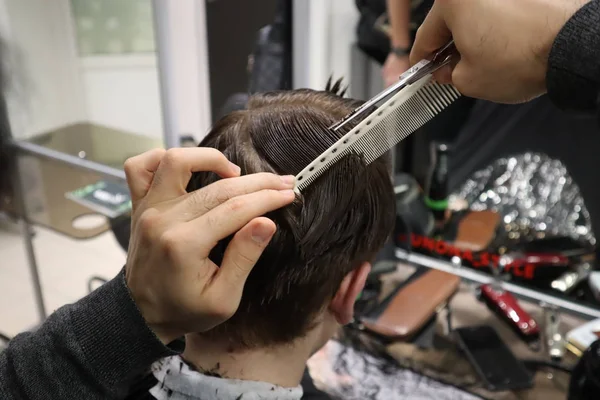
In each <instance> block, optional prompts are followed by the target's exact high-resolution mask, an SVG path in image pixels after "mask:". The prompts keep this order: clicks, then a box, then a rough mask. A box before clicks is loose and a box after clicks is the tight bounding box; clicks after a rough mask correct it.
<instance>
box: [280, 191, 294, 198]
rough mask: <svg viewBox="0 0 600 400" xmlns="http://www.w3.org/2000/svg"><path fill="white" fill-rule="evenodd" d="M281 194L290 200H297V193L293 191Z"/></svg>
mask: <svg viewBox="0 0 600 400" xmlns="http://www.w3.org/2000/svg"><path fill="white" fill-rule="evenodd" d="M280 192H281V194H283V196H284V197H285V198H286V199H288V200H293V199H295V198H296V192H294V191H293V190H280Z"/></svg>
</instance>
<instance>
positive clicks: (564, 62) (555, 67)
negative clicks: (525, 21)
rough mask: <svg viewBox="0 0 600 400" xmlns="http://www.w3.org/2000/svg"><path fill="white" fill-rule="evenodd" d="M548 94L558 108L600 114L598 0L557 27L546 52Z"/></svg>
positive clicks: (599, 11) (599, 18)
mask: <svg viewBox="0 0 600 400" xmlns="http://www.w3.org/2000/svg"><path fill="white" fill-rule="evenodd" d="M546 83H547V87H548V95H549V96H550V99H552V101H553V102H554V103H555V104H556V105H557V106H558V107H560V108H562V109H564V110H569V111H584V112H594V111H596V112H598V113H599V117H600V109H599V107H600V104H599V103H600V0H592V1H591V2H590V3H588V4H587V5H585V6H584V7H583V8H582V9H580V10H579V11H578V12H577V13H575V15H573V17H572V18H571V19H570V20H569V21H568V22H567V23H566V24H565V26H564V27H563V28H562V29H561V31H560V32H559V34H558V36H557V37H556V40H555V41H554V45H553V47H552V50H551V52H550V57H549V60H548V74H547V76H546Z"/></svg>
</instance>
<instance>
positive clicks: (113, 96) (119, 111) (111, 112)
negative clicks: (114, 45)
mask: <svg viewBox="0 0 600 400" xmlns="http://www.w3.org/2000/svg"><path fill="white" fill-rule="evenodd" d="M78 65H79V73H80V74H81V77H82V80H83V86H84V93H85V102H86V105H87V111H88V114H87V116H88V121H90V122H93V123H96V124H100V125H106V126H110V127H113V128H117V129H122V130H125V131H129V132H132V133H137V134H140V135H144V136H152V137H157V138H158V137H161V135H162V114H161V113H162V111H161V105H160V97H159V88H158V74H157V69H156V56H155V55H153V54H149V55H114V56H91V57H83V58H81V59H79V60H78Z"/></svg>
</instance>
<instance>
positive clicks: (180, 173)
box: [147, 147, 240, 204]
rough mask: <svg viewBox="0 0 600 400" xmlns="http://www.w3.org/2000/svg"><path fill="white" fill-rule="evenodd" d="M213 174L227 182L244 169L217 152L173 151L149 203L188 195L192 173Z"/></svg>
mask: <svg viewBox="0 0 600 400" xmlns="http://www.w3.org/2000/svg"><path fill="white" fill-rule="evenodd" d="M199 171H211V172H214V173H216V174H217V175H219V176H221V177H223V178H232V177H235V176H239V175H240V168H239V167H238V166H236V165H234V164H233V163H231V162H229V160H227V158H226V157H225V156H224V155H223V153H221V152H220V151H218V150H217V149H213V148H208V147H187V148H174V149H169V150H167V152H166V153H165V155H164V157H163V159H162V160H161V162H160V165H159V166H158V170H157V171H156V174H155V175H154V180H153V181H152V186H151V187H150V190H149V191H148V196H147V200H148V202H149V203H150V204H155V203H159V202H163V201H167V200H172V199H175V198H178V197H180V196H183V195H185V194H186V193H187V192H186V187H187V185H188V183H189V181H190V178H191V177H192V173H194V172H199Z"/></svg>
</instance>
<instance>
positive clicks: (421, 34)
mask: <svg viewBox="0 0 600 400" xmlns="http://www.w3.org/2000/svg"><path fill="white" fill-rule="evenodd" d="M450 39H452V32H450V29H448V26H447V25H446V21H445V20H444V15H443V10H442V9H441V6H440V5H439V4H438V2H437V1H436V2H435V3H433V7H432V8H431V11H429V14H427V17H425V21H423V24H421V26H420V27H419V29H418V30H417V35H416V37H415V43H414V44H413V47H412V50H411V52H410V65H415V64H416V63H418V62H419V61H421V60H424V59H426V58H428V57H430V56H431V54H433V53H434V52H435V51H436V50H438V49H440V48H441V47H442V46H444V45H445V44H446V43H448V41H449V40H450Z"/></svg>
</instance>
